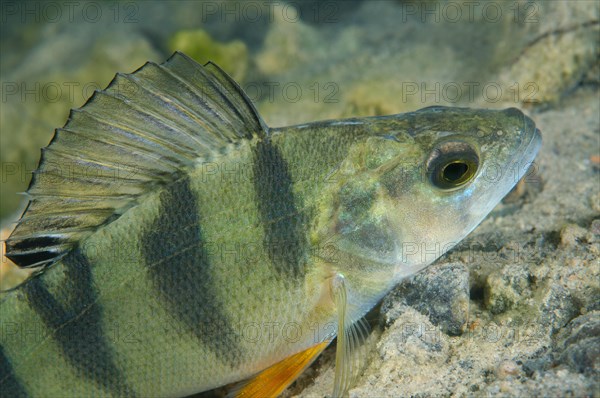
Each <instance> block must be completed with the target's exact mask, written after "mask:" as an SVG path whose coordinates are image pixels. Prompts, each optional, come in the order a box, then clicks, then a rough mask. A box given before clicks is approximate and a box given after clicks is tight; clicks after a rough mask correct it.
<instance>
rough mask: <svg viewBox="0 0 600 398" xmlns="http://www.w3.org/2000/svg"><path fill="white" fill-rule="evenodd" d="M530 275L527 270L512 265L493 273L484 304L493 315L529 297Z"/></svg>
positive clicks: (488, 281)
mask: <svg viewBox="0 0 600 398" xmlns="http://www.w3.org/2000/svg"><path fill="white" fill-rule="evenodd" d="M529 283H530V275H529V272H528V270H527V268H525V267H523V266H522V265H520V264H512V265H508V266H506V267H504V268H503V269H502V270H500V271H497V272H492V273H491V274H490V275H489V276H488V278H487V280H486V284H485V287H484V290H483V296H484V302H485V305H486V307H487V308H489V310H490V312H491V313H492V314H500V313H502V312H505V311H507V310H509V309H510V308H512V307H514V306H515V305H516V304H517V303H519V302H520V301H522V300H523V299H525V298H527V297H529V296H530V295H531V292H530V290H529Z"/></svg>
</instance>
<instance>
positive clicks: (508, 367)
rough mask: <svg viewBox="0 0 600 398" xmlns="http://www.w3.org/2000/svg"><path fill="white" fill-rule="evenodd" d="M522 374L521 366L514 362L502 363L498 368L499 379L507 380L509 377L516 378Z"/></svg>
mask: <svg viewBox="0 0 600 398" xmlns="http://www.w3.org/2000/svg"><path fill="white" fill-rule="evenodd" d="M519 372H520V370H519V365H517V364H516V363H515V362H514V361H502V362H501V363H500V364H499V365H498V367H497V368H496V376H498V378H499V379H506V378H507V377H509V376H516V375H518V374H519Z"/></svg>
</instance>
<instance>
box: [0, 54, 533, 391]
mask: <svg viewBox="0 0 600 398" xmlns="http://www.w3.org/2000/svg"><path fill="white" fill-rule="evenodd" d="M539 145H540V134H539V131H538V130H537V129H535V125H534V124H533V122H532V121H531V120H530V119H529V118H527V117H526V116H524V115H523V114H522V113H521V112H520V111H518V110H516V109H514V108H513V109H508V110H504V111H495V110H473V109H465V108H444V107H431V108H425V109H423V110H420V111H417V112H412V113H406V114H399V115H392V116H384V117H367V118H354V119H346V120H332V121H323V122H315V123H309V124H305V125H299V126H291V127H284V128H269V127H267V126H266V124H265V123H264V122H263V121H262V119H261V118H260V116H259V115H258V113H256V111H255V109H254V108H253V106H252V104H251V103H250V102H249V101H248V99H247V97H246V96H245V94H243V92H242V91H241V90H240V89H239V87H238V86H237V85H236V84H235V82H233V81H232V80H231V79H230V78H229V77H228V76H227V75H225V74H224V72H222V71H220V69H218V68H217V67H215V66H214V65H206V66H204V67H202V66H200V65H198V64H196V63H195V62H193V61H192V60H190V59H189V58H187V57H185V56H184V55H182V54H179V53H176V54H175V55H174V56H173V57H172V58H171V59H170V60H169V61H167V62H166V63H165V64H163V65H156V64H148V65H146V66H144V67H143V68H141V69H139V70H138V71H136V72H135V73H133V74H131V75H118V76H117V78H116V79H115V81H113V83H111V85H110V86H109V87H108V88H107V89H106V90H105V91H102V92H100V93H97V94H96V95H95V96H94V97H93V98H92V99H91V100H90V101H89V102H88V104H86V105H85V106H84V107H83V108H81V109H80V110H78V111H74V112H73V113H72V114H71V116H70V120H69V122H68V123H67V124H66V125H65V127H64V128H63V129H59V130H57V133H56V135H55V138H54V139H53V141H52V143H51V144H50V145H49V147H48V148H46V150H45V151H44V154H43V157H42V160H41V162H40V168H39V172H38V173H37V174H36V175H35V176H34V179H33V181H32V185H31V186H30V189H29V193H30V195H31V198H32V200H31V203H30V205H29V207H28V209H27V210H26V211H25V213H24V215H23V218H22V220H21V221H20V223H19V224H18V225H17V227H16V229H15V231H14V232H13V234H12V236H11V237H10V238H9V239H8V240H7V256H8V257H9V258H11V259H13V260H14V261H15V262H16V263H17V264H19V265H21V266H40V265H41V266H43V271H42V272H40V274H39V275H36V276H35V277H33V278H31V279H30V280H28V281H27V282H25V283H24V284H23V285H22V286H19V287H18V288H16V289H15V290H13V291H10V292H8V293H5V294H4V295H3V296H2V297H1V298H0V300H1V301H0V322H1V324H0V394H1V395H2V396H7V397H8V396H84V395H85V396H88V395H98V396H185V395H189V394H193V393H196V392H200V391H206V390H210V389H213V388H216V387H219V386H223V385H227V384H230V383H238V382H241V384H238V385H237V386H236V387H235V389H234V390H233V391H234V393H235V394H238V395H240V396H261V395H262V396H265V395H270V394H274V393H276V392H280V391H281V390H282V389H283V388H284V387H285V385H287V384H289V383H291V381H293V379H294V378H295V377H296V376H297V374H299V373H300V372H301V371H302V369H304V368H305V367H306V366H308V365H309V364H310V362H311V361H312V360H314V358H316V356H317V355H318V353H319V352H321V351H322V349H324V348H325V347H326V346H327V344H329V342H331V341H332V340H333V338H334V337H336V336H337V337H338V351H337V357H338V358H337V361H338V362H337V364H336V366H337V369H336V382H335V387H334V395H336V396H337V395H341V394H343V393H344V392H345V391H347V389H348V388H349V386H350V384H351V382H352V380H353V378H354V377H355V376H356V373H357V368H356V366H355V365H353V364H354V363H355V362H354V360H353V356H354V355H355V353H356V352H357V345H358V343H359V340H360V337H359V335H360V334H361V333H362V330H361V329H360V319H361V318H362V316H364V314H365V313H366V312H367V311H368V310H369V309H371V308H372V307H373V306H374V305H375V304H376V303H377V302H378V301H379V300H380V299H381V298H382V297H383V296H384V295H385V294H386V293H387V292H389V290H390V289H392V288H393V287H394V285H396V284H397V283H398V282H399V281H401V280H402V279H403V278H405V277H407V276H409V275H412V274H414V273H415V272H418V271H419V270H421V269H422V268H424V267H426V266H427V265H428V264H430V263H431V262H433V261H434V260H435V259H436V258H437V257H439V256H440V255H442V254H443V253H444V252H445V251H447V250H449V249H450V248H451V247H452V246H453V245H454V244H456V243H458V242H459V241H460V240H461V239H462V238H463V237H464V236H466V235H467V234H468V233H469V232H470V231H471V230H472V229H473V228H475V226H477V224H478V223H479V222H480V221H481V220H482V219H483V218H484V217H485V216H486V215H487V214H488V213H489V212H490V211H491V209H492V208H493V207H494V206H495V205H496V204H497V203H498V202H499V201H500V199H501V198H502V197H503V196H504V195H506V194H507V193H508V192H509V190H510V189H511V188H512V187H513V186H514V185H515V184H516V183H517V181H518V180H519V173H521V174H522V173H524V172H525V171H526V169H527V166H528V165H529V164H530V163H531V162H532V161H533V159H534V157H535V154H536V152H537V150H538V148H539ZM57 165H59V167H56V166H57ZM511 168H512V169H511ZM513 169H514V170H513ZM67 170H68V171H67ZM492 170H493V171H496V172H499V173H500V175H494V178H491V177H490V176H491V174H486V171H488V172H490V171H492ZM290 358H291V360H290ZM286 360H287V361H288V362H285V361H286ZM282 361H284V362H282ZM278 363H279V364H284V365H285V366H283V365H279V367H278V365H277V364H278ZM291 368H293V371H292V370H289V369H291ZM265 369H270V371H271V373H269V375H273V374H274V375H276V376H277V377H275V376H268V377H266V376H263V378H262V379H261V378H260V374H261V372H263V371H265ZM263 374H266V373H263ZM280 376H281V377H280ZM278 377H279V378H281V379H282V380H284V381H282V382H281V383H279V384H278V385H277V387H268V385H269V383H271V384H273V383H275V382H274V381H273V380H275V379H277V378H278ZM263 379H264V380H266V381H262V380H263ZM275 384H277V383H275ZM249 386H251V387H249ZM252 388H256V389H257V390H252ZM251 390H252V391H258V392H255V395H252V394H250V393H249V391H251ZM244 394H245V395H244Z"/></svg>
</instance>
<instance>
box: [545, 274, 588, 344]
mask: <svg viewBox="0 0 600 398" xmlns="http://www.w3.org/2000/svg"><path fill="white" fill-rule="evenodd" d="M578 314H579V309H578V308H577V306H576V305H575V303H574V301H573V297H572V295H571V293H570V292H569V291H568V290H567V289H565V288H564V287H562V286H561V285H559V284H558V283H553V284H551V285H550V287H549V288H548V290H547V291H546V293H545V294H544V296H543V298H542V300H541V306H540V318H539V321H540V323H541V324H542V325H543V327H544V328H547V330H548V332H549V333H550V334H551V335H552V334H554V333H556V332H558V331H559V330H560V329H561V328H562V327H563V326H565V325H566V324H567V323H568V322H569V321H570V320H571V319H573V318H574V317H576V316H577V315H578Z"/></svg>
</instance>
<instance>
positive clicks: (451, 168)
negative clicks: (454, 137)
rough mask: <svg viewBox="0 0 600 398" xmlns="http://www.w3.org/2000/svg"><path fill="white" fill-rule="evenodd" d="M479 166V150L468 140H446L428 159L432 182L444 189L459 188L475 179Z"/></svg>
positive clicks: (428, 171)
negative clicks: (467, 141) (468, 142)
mask: <svg viewBox="0 0 600 398" xmlns="http://www.w3.org/2000/svg"><path fill="white" fill-rule="evenodd" d="M478 167H479V157H478V156H477V152H476V151H475V150H474V149H473V148H472V147H471V146H470V145H469V144H467V143H466V142H462V141H452V142H444V143H442V144H440V145H438V146H437V147H435V149H434V150H433V151H432V152H431V154H430V155H429V158H428V159H427V174H428V175H429V178H430V180H431V183H432V184H433V185H434V186H436V187H438V188H440V189H443V190H453V189H456V188H459V187H461V186H463V185H465V184H466V183H468V182H469V181H471V180H472V179H473V177H474V176H475V173H476V172H477V169H478Z"/></svg>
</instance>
